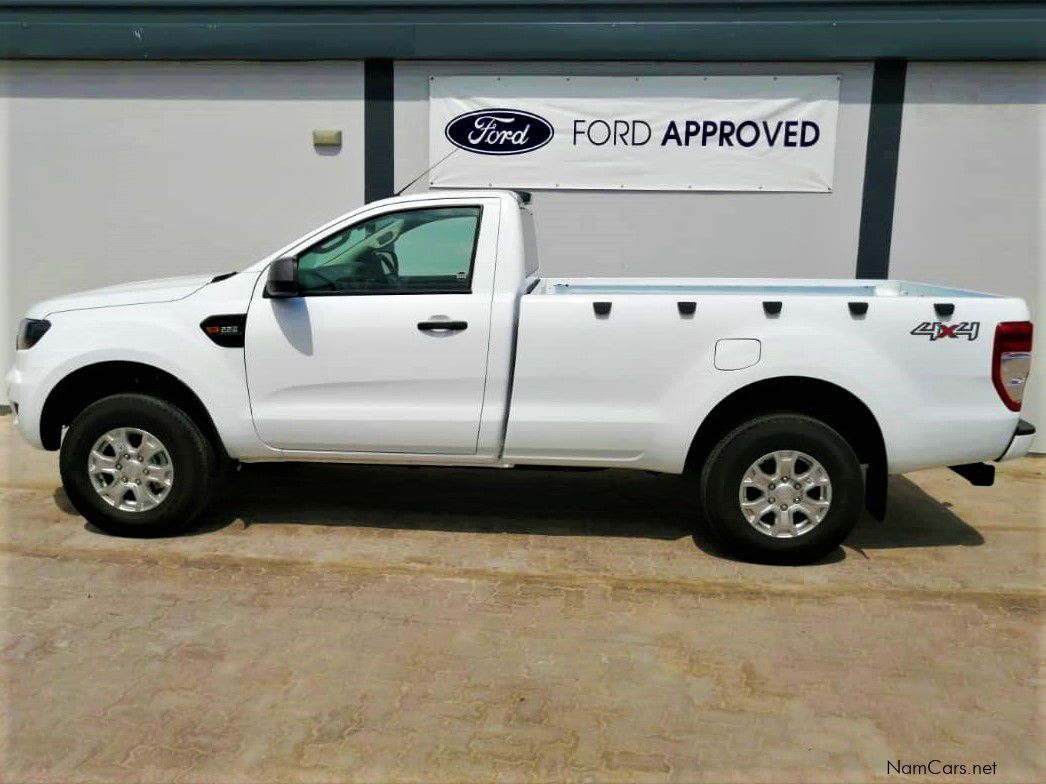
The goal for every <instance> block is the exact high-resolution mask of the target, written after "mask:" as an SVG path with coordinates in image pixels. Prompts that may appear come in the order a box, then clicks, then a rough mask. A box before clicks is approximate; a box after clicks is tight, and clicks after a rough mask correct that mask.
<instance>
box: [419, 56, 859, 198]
mask: <svg viewBox="0 0 1046 784" xmlns="http://www.w3.org/2000/svg"><path fill="white" fill-rule="evenodd" d="M429 84H430V92H429V164H430V165H432V164H436V163H437V162H438V161H440V160H441V159H443V158H444V157H445V156H447V155H448V154H449V157H447V158H446V160H444V161H443V162H442V163H440V164H439V165H437V166H436V167H435V169H433V171H432V172H431V174H430V179H429V184H430V185H432V186H435V187H501V188H564V189H569V188H598V189H613V190H621V189H626V190H676V191H686V190H701V191H820V192H825V191H830V190H831V189H832V172H833V167H834V161H835V126H836V119H837V116H838V112H839V77H838V76H833V75H828V76H637V77H618V76H615V77H605V76H440V77H432V79H431V80H430V82H429Z"/></svg>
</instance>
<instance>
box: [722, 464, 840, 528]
mask: <svg viewBox="0 0 1046 784" xmlns="http://www.w3.org/2000/svg"><path fill="white" fill-rule="evenodd" d="M738 503H739V504H740V506H741V513H742V514H743V515H744V518H745V520H747V521H748V524H749V525H750V526H752V527H753V528H754V529H755V530H757V531H759V533H761V534H763V535H764V536H769V537H771V538H773V539H793V538H795V537H797V536H802V535H804V534H807V533H809V532H810V531H812V530H813V529H814V528H816V527H817V526H818V525H820V523H821V522H822V521H823V520H824V518H825V517H826V516H827V514H828V510H829V509H830V508H831V506H832V482H831V479H830V478H829V476H828V472H827V471H826V470H825V468H824V466H823V465H821V464H820V463H819V462H818V461H817V460H815V459H814V458H813V457H811V456H810V455H808V454H806V453H805V452H800V451H798V450H795V449H778V450H776V451H774V452H768V453H767V454H765V455H763V456H762V457H760V458H759V459H758V460H756V461H755V462H753V463H752V465H750V466H749V467H748V470H747V471H745V472H744V474H743V476H742V478H741V487H740V489H739V491H738Z"/></svg>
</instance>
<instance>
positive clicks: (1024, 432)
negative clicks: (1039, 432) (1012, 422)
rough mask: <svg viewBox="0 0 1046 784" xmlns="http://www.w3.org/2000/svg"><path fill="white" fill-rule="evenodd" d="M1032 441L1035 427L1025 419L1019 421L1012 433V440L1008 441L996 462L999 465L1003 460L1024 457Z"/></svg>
mask: <svg viewBox="0 0 1046 784" xmlns="http://www.w3.org/2000/svg"><path fill="white" fill-rule="evenodd" d="M1034 440H1035V425H1033V424H1032V423H1031V422H1029V421H1027V420H1026V419H1022V420H1020V421H1019V422H1018V423H1017V429H1016V430H1014V431H1013V438H1011V439H1010V443H1009V446H1007V447H1006V450H1005V451H1004V452H1003V453H1002V454H1001V455H1000V456H999V457H998V458H996V462H998V463H1001V462H1002V461H1003V460H1016V459H1017V458H1018V457H1024V456H1025V455H1026V454H1028V450H1029V449H1031V442H1032V441H1034Z"/></svg>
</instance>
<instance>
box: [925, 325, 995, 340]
mask: <svg viewBox="0 0 1046 784" xmlns="http://www.w3.org/2000/svg"><path fill="white" fill-rule="evenodd" d="M980 331H981V322H979V321H960V322H959V323H958V324H944V323H942V322H940V321H924V322H923V323H922V324H920V325H919V326H917V327H916V328H915V329H913V330H912V331H911V333H910V334H912V335H920V336H923V337H928V338H929V339H930V340H931V341H934V340H941V339H942V338H955V339H958V338H961V337H962V338H966V339H967V340H976V339H977V335H978V334H979V333H980Z"/></svg>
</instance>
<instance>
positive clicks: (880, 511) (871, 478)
mask: <svg viewBox="0 0 1046 784" xmlns="http://www.w3.org/2000/svg"><path fill="white" fill-rule="evenodd" d="M886 479H887V474H886V469H885V468H884V467H883V466H882V464H881V463H878V461H877V462H876V463H872V464H871V465H869V466H868V470H866V471H865V472H864V508H865V509H867V510H868V514H870V515H871V516H872V517H874V518H875V519H876V520H878V521H879V522H882V521H883V520H885V519H886V495H887V490H886Z"/></svg>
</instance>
